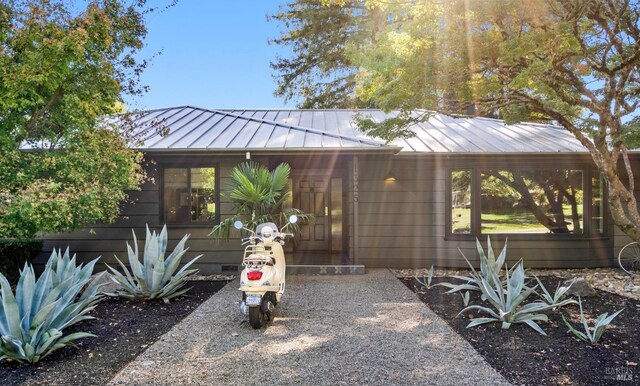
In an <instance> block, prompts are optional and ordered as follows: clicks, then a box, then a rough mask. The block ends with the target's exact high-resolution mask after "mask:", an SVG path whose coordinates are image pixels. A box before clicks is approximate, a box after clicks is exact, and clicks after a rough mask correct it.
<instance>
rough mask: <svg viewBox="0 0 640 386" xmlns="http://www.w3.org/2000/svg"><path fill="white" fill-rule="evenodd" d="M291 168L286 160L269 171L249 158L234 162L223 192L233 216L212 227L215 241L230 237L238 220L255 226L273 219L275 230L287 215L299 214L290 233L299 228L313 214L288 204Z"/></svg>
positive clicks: (253, 227) (290, 228)
mask: <svg viewBox="0 0 640 386" xmlns="http://www.w3.org/2000/svg"><path fill="white" fill-rule="evenodd" d="M290 171H291V167H290V166H289V165H288V164H286V163H281V164H280V165H278V166H276V168H275V169H273V171H269V169H267V168H266V167H265V166H264V165H260V164H258V163H255V162H253V161H248V162H244V163H241V164H239V165H237V166H236V167H235V168H233V170H232V171H231V175H230V176H229V182H228V184H227V187H226V188H225V190H224V192H223V193H222V194H223V195H226V196H227V197H228V198H229V200H230V201H231V202H232V203H233V205H234V211H235V213H236V215H234V216H232V217H229V218H226V219H224V220H222V221H221V222H220V224H218V225H216V226H214V227H213V229H212V230H211V233H210V235H212V236H213V237H214V239H215V240H217V241H226V240H229V235H230V231H231V229H232V228H233V223H234V222H236V221H238V220H240V221H242V223H243V224H244V226H245V228H248V229H255V228H256V227H257V226H258V225H259V224H262V223H266V222H273V223H275V224H276V225H277V226H278V229H282V227H283V226H284V225H285V224H287V223H288V221H289V220H288V219H289V216H291V215H293V214H295V215H296V216H298V222H297V223H295V224H291V225H290V226H289V228H288V229H289V230H290V231H291V232H292V233H293V234H297V233H298V232H299V231H300V225H302V224H306V223H309V222H310V221H312V220H313V216H312V215H311V214H308V213H304V212H302V211H301V210H299V209H296V208H290V207H287V206H288V205H287V204H288V203H289V202H290V201H291V192H290V189H289V174H290Z"/></svg>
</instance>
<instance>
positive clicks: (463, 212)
mask: <svg viewBox="0 0 640 386" xmlns="http://www.w3.org/2000/svg"><path fill="white" fill-rule="evenodd" d="M588 175H589V174H587V173H585V170H582V169H574V168H566V169H556V168H540V169H508V168H495V169H489V168H487V169H480V168H478V169H472V170H452V171H451V172H450V174H449V187H450V191H449V194H450V197H449V203H450V209H449V211H448V213H447V223H448V228H449V231H448V234H450V235H460V236H462V235H473V236H476V237H477V236H479V235H480V234H522V235H535V234H553V235H583V234H585V233H587V232H589V233H592V234H601V233H603V232H604V217H603V216H604V206H603V205H604V204H603V185H602V182H601V179H600V176H597V177H593V178H589V179H587V178H585V176H588ZM474 181H475V182H474ZM585 183H586V184H589V185H590V186H588V189H585ZM587 195H589V196H590V197H587ZM585 223H586V224H585ZM585 226H587V228H588V229H587V230H585Z"/></svg>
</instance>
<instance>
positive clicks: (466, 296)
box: [460, 291, 471, 307]
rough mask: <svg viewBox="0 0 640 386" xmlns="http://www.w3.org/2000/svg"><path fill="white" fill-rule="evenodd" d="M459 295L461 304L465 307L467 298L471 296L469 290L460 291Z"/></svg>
mask: <svg viewBox="0 0 640 386" xmlns="http://www.w3.org/2000/svg"><path fill="white" fill-rule="evenodd" d="M460 296H461V297H462V304H464V306H465V307H467V306H468V305H469V299H470V298H471V292H469V291H464V294H463V293H460Z"/></svg>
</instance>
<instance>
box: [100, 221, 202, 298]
mask: <svg viewBox="0 0 640 386" xmlns="http://www.w3.org/2000/svg"><path fill="white" fill-rule="evenodd" d="M131 232H132V233H133V245H134V248H133V249H131V246H130V245H129V243H127V254H128V255H129V267H130V268H131V271H129V269H127V267H126V266H125V265H124V264H123V263H122V262H121V261H120V259H118V258H117V257H116V260H117V261H118V264H120V268H121V269H122V272H123V273H120V272H119V271H118V270H117V269H114V268H112V267H109V266H107V267H108V268H109V271H110V272H111V274H112V276H111V280H112V281H113V282H114V283H116V284H119V285H121V286H122V287H123V288H122V289H120V290H118V291H116V292H114V293H108V294H107V295H109V296H118V297H122V298H126V299H132V300H140V301H145V300H150V299H163V300H165V301H168V300H169V299H173V298H175V297H179V296H182V295H184V294H185V293H187V291H189V289H190V288H186V289H185V288H184V286H185V285H186V284H187V282H186V279H187V278H188V277H189V275H193V274H194V273H196V272H197V271H198V270H197V269H191V270H187V268H189V267H190V266H191V265H192V264H193V263H195V262H196V260H198V259H199V258H200V257H202V255H199V256H196V257H195V258H194V259H193V260H191V261H189V262H188V263H186V264H185V265H184V266H183V267H182V268H181V269H180V270H179V271H178V272H177V273H176V270H177V269H178V266H179V265H180V262H181V259H182V256H183V255H184V254H185V253H186V252H187V250H188V249H189V248H186V249H185V247H184V245H185V243H186V242H187V239H188V238H189V236H190V235H189V234H187V235H185V236H184V237H183V238H182V240H180V242H179V243H178V245H176V247H175V248H174V250H173V252H171V254H170V255H169V256H167V257H166V258H165V252H166V250H167V242H168V235H167V226H166V225H165V226H164V227H162V231H161V232H160V234H156V232H155V231H153V232H151V231H149V227H148V226H147V235H146V241H145V244H144V251H143V258H142V263H140V260H139V258H138V239H137V238H136V234H135V232H134V231H133V230H131ZM174 273H175V275H174Z"/></svg>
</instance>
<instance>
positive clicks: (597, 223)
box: [591, 174, 604, 233]
mask: <svg viewBox="0 0 640 386" xmlns="http://www.w3.org/2000/svg"><path fill="white" fill-rule="evenodd" d="M602 187H603V184H602V178H601V177H600V175H599V174H598V175H596V176H593V177H591V208H592V209H591V216H592V217H591V228H592V229H593V232H595V233H603V232H604V200H603V197H604V195H603V191H602Z"/></svg>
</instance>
